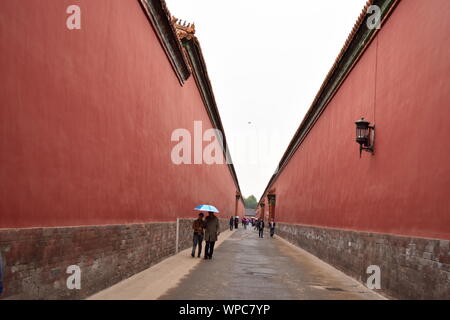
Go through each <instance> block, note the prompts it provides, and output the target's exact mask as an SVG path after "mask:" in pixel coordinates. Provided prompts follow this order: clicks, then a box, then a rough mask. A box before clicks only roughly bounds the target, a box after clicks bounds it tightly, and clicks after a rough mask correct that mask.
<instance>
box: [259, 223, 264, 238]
mask: <svg viewBox="0 0 450 320" xmlns="http://www.w3.org/2000/svg"><path fill="white" fill-rule="evenodd" d="M258 230H259V237H260V238H264V220H262V219H260V220H259V223H258Z"/></svg>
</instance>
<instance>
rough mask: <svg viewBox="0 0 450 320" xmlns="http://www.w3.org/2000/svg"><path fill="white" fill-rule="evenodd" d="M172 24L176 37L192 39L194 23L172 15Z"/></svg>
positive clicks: (193, 36)
mask: <svg viewBox="0 0 450 320" xmlns="http://www.w3.org/2000/svg"><path fill="white" fill-rule="evenodd" d="M172 25H173V26H174V27H175V30H176V32H177V36H178V39H180V40H182V39H187V40H192V39H193V38H195V24H194V23H188V22H186V21H183V20H181V19H178V18H176V17H172Z"/></svg>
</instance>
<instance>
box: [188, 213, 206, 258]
mask: <svg viewBox="0 0 450 320" xmlns="http://www.w3.org/2000/svg"><path fill="white" fill-rule="evenodd" d="M204 228H205V222H204V221H203V213H199V214H198V219H197V220H195V221H194V223H193V224H192V229H194V237H193V239H192V240H193V246H192V253H191V256H192V258H194V257H195V249H196V248H197V245H198V257H199V258H200V255H201V253H202V242H203V229H204Z"/></svg>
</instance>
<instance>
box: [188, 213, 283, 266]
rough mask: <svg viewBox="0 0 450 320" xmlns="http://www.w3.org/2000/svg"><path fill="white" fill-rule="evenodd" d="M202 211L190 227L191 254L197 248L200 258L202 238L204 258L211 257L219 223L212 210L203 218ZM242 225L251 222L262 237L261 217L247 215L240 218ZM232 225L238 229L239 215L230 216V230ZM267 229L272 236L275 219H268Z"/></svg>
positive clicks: (262, 224) (262, 225) (262, 221)
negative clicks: (191, 234)
mask: <svg viewBox="0 0 450 320" xmlns="http://www.w3.org/2000/svg"><path fill="white" fill-rule="evenodd" d="M203 218H204V214H203V213H199V214H198V218H197V219H196V220H195V221H194V222H193V224H192V229H193V230H194V237H193V246H192V253H191V256H192V257H193V258H195V251H196V250H197V247H198V251H197V257H198V258H200V256H201V254H202V243H203V240H205V243H206V245H205V255H204V259H205V260H207V259H212V256H213V253H214V245H215V243H216V241H217V238H218V236H219V234H220V224H219V219H218V218H217V217H216V216H215V215H214V212H208V216H207V217H206V218H204V219H203ZM241 221H242V225H243V226H244V228H245V229H247V226H248V225H249V224H251V225H252V226H253V227H254V228H255V230H258V231H259V237H260V238H264V228H265V223H264V220H263V219H261V218H260V219H258V220H256V219H254V218H252V219H249V218H247V217H244V218H242V220H241ZM233 227H234V228H235V229H238V227H239V217H234V216H231V217H230V230H233ZM269 230H270V237H272V238H273V235H274V234H275V221H273V219H271V220H270V221H269Z"/></svg>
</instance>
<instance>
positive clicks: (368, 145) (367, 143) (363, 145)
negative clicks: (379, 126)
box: [355, 118, 375, 157]
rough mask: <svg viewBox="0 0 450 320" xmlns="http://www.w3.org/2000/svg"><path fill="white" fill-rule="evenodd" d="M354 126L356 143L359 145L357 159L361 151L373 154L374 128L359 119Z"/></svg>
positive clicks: (367, 122)
mask: <svg viewBox="0 0 450 320" xmlns="http://www.w3.org/2000/svg"><path fill="white" fill-rule="evenodd" d="M355 124H356V142H357V143H358V144H359V157H361V154H362V151H363V150H364V151H367V152H371V153H372V154H373V152H374V142H375V126H371V125H370V122H369V121H367V120H364V118H361V120H358V121H356V122H355Z"/></svg>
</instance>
